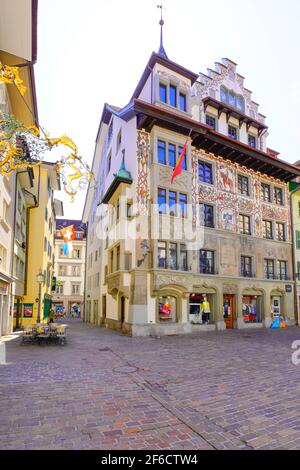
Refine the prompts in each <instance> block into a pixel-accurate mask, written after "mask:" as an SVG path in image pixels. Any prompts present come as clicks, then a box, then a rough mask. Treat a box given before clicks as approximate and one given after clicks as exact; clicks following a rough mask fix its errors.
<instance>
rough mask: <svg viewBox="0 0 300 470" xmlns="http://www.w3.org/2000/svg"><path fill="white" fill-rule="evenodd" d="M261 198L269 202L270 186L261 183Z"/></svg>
mask: <svg viewBox="0 0 300 470" xmlns="http://www.w3.org/2000/svg"><path fill="white" fill-rule="evenodd" d="M261 199H262V200H263V201H265V202H271V186H270V185H269V184H266V183H261Z"/></svg>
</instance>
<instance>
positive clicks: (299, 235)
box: [296, 230, 300, 250]
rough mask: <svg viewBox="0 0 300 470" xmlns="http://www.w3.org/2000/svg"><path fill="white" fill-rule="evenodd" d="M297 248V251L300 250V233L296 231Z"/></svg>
mask: <svg viewBox="0 0 300 470" xmlns="http://www.w3.org/2000/svg"><path fill="white" fill-rule="evenodd" d="M296 247H297V250H300V232H299V230H297V231H296Z"/></svg>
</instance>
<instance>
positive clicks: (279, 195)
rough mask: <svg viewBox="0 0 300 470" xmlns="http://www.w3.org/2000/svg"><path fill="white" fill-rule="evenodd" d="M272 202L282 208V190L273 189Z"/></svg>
mask: <svg viewBox="0 0 300 470" xmlns="http://www.w3.org/2000/svg"><path fill="white" fill-rule="evenodd" d="M274 202H275V204H277V205H278V206H283V190H282V188H274Z"/></svg>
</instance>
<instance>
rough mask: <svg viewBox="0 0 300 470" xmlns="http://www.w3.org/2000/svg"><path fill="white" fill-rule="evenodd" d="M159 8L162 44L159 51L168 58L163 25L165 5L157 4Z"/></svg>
mask: <svg viewBox="0 0 300 470" xmlns="http://www.w3.org/2000/svg"><path fill="white" fill-rule="evenodd" d="M157 8H159V9H160V22H159V24H160V46H159V51H158V53H159V54H160V55H162V56H164V57H165V58H166V59H167V58H168V56H167V53H166V51H165V48H164V45H163V26H164V24H165V22H164V20H163V5H162V4H161V5H157Z"/></svg>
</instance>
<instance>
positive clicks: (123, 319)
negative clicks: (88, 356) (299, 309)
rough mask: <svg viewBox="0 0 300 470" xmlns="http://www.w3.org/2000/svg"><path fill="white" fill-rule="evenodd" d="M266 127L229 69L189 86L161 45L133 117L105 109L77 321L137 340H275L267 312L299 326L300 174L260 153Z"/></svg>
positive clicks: (87, 214) (188, 75) (220, 66)
mask: <svg viewBox="0 0 300 470" xmlns="http://www.w3.org/2000/svg"><path fill="white" fill-rule="evenodd" d="M265 121H266V120H265V116H263V115H262V114H261V113H260V112H259V105H258V104H257V103H255V102H254V101H253V100H252V93H251V91H249V90H248V89H247V88H246V87H245V85H244V78H243V77H242V76H241V75H240V74H239V73H238V71H237V66H236V64H235V63H234V62H232V61H231V60H229V59H223V60H222V62H221V63H216V65H215V69H214V70H211V69H209V70H208V73H207V74H200V75H198V74H195V73H193V72H191V71H189V70H187V69H186V68H184V67H182V66H181V65H179V64H176V63H174V62H173V61H171V60H169V58H168V57H167V55H166V53H165V50H164V49H163V46H162V44H161V47H160V50H159V53H153V54H152V55H151V57H150V59H149V61H148V63H147V65H146V68H145V71H144V73H143V75H142V77H141V79H140V81H139V83H138V85H137V87H136V89H135V91H134V93H133V95H132V97H131V99H130V101H129V104H128V105H127V106H125V107H124V108H122V109H120V108H117V107H115V106H110V105H107V104H106V105H105V106H104V110H103V114H102V118H101V122H100V126H99V131H98V135H97V139H96V148H95V155H94V162H93V171H94V173H95V175H96V181H97V185H96V186H92V185H90V188H89V191H88V194H87V199H86V204H85V209H84V215H83V221H84V222H87V223H88V240H87V260H88V263H87V272H86V313H85V320H86V321H90V322H93V323H95V324H98V325H102V324H105V325H106V326H107V327H109V328H114V329H122V330H123V331H124V332H129V333H131V334H133V335H149V334H159V335H162V334H175V333H191V332H193V331H198V330H200V331H204V330H212V329H225V328H240V329H243V328H262V327H270V325H271V323H272V315H273V314H276V313H280V314H281V315H283V316H284V317H285V318H286V320H287V323H288V324H291V325H292V324H295V318H296V316H295V309H294V289H295V283H294V275H293V256H292V255H293V250H292V230H291V211H290V195H289V188H288V183H289V182H290V181H292V180H294V179H295V178H296V177H298V176H299V169H298V168H297V167H296V166H293V165H290V164H288V163H286V162H285V161H283V160H281V159H280V158H278V155H279V154H278V153H277V152H275V151H273V150H271V149H269V148H268V146H267V137H268V127H267V125H266V122H265ZM186 141H187V147H186V153H185V157H184V159H183V171H182V174H181V175H180V176H178V177H177V178H176V179H175V181H174V183H173V184H172V183H171V177H172V173H173V169H174V166H175V164H176V161H177V159H178V157H179V155H180V154H181V153H182V149H183V147H184V145H185V143H186ZM89 260H90V261H89ZM93 279H96V282H93ZM203 302H204V303H203ZM203 306H205V309H204V308H203ZM204 310H205V311H204ZM203 314H204V315H203ZM208 314H209V315H208Z"/></svg>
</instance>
